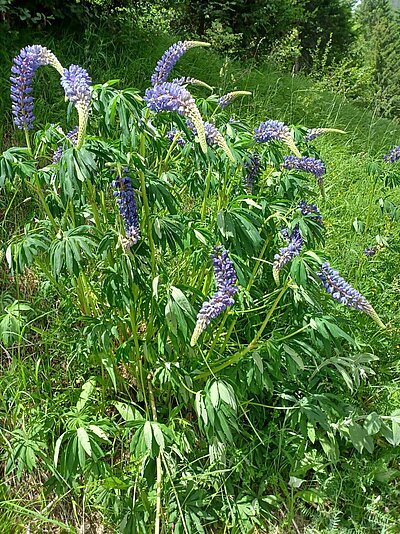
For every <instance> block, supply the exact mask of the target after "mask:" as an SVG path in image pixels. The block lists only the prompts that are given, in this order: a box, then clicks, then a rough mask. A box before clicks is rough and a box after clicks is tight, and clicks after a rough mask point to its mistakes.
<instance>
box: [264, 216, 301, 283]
mask: <svg viewBox="0 0 400 534" xmlns="http://www.w3.org/2000/svg"><path fill="white" fill-rule="evenodd" d="M281 234H282V236H283V237H284V238H285V239H287V240H288V241H289V243H288V245H287V246H286V247H282V248H280V249H279V254H275V256H274V263H273V266H272V274H273V276H274V279H275V282H276V283H277V284H279V271H280V270H281V269H282V267H284V265H286V264H287V263H289V262H290V261H291V260H292V259H293V258H294V257H295V256H298V255H299V254H300V251H301V248H302V246H303V238H302V237H301V233H300V230H299V227H298V225H296V226H295V227H294V228H293V230H292V233H291V234H289V230H288V229H287V228H284V229H283V230H282V231H281Z"/></svg>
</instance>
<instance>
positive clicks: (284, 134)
mask: <svg viewBox="0 0 400 534" xmlns="http://www.w3.org/2000/svg"><path fill="white" fill-rule="evenodd" d="M253 138H254V141H256V142H257V143H268V141H283V142H284V143H286V144H287V146H288V147H289V148H290V150H291V151H292V152H293V153H294V154H296V156H298V157H301V154H300V152H299V149H298V148H297V146H296V145H295V142H294V140H293V137H292V136H291V135H290V130H289V127H288V126H286V124H285V123H284V122H281V121H274V120H268V121H266V122H261V123H260V125H259V127H258V128H254V137H253Z"/></svg>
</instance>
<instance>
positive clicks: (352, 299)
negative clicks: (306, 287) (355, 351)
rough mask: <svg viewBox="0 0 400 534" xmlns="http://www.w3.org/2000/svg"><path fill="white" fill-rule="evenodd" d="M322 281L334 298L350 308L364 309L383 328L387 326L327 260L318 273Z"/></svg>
mask: <svg viewBox="0 0 400 534" xmlns="http://www.w3.org/2000/svg"><path fill="white" fill-rule="evenodd" d="M317 275H318V277H319V278H320V279H321V281H322V285H323V286H324V288H325V290H326V291H327V293H329V294H330V295H331V296H332V298H334V299H335V300H337V301H338V302H340V303H341V304H344V305H345V306H347V307H349V308H354V309H355V310H359V311H362V312H364V313H366V314H367V315H369V316H370V317H371V319H373V320H374V321H375V322H376V323H377V324H378V325H379V326H380V327H381V328H386V327H385V325H384V324H383V322H382V321H381V319H380V318H379V317H378V314H377V313H376V311H375V310H374V308H373V307H372V306H371V304H370V303H369V302H368V300H367V299H366V298H365V297H364V296H363V295H361V293H359V292H358V291H357V289H354V288H353V287H352V286H351V285H350V284H349V283H348V282H346V280H345V279H344V278H342V277H341V276H340V275H339V273H338V271H335V270H334V269H333V268H332V267H331V266H330V264H329V262H325V263H323V264H322V265H321V271H320V272H319V273H317Z"/></svg>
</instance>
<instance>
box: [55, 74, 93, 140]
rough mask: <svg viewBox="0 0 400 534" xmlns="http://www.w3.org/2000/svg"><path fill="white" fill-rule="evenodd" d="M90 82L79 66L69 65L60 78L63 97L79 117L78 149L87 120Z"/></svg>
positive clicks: (90, 96) (90, 97)
mask: <svg viewBox="0 0 400 534" xmlns="http://www.w3.org/2000/svg"><path fill="white" fill-rule="evenodd" d="M91 83H92V80H91V78H90V76H89V74H88V72H87V71H86V70H85V69H84V68H83V67H80V66H79V65H71V66H70V67H69V68H68V69H64V72H63V75H62V76H61V85H62V86H63V89H64V92H65V96H66V97H67V98H68V99H69V100H70V101H71V102H72V103H73V104H74V106H75V107H76V110H77V112H78V117H79V131H78V141H77V148H80V147H81V145H82V142H83V137H84V135H85V131H86V126H87V121H88V118H89V109H90V102H91V99H92V95H91V87H90V86H91Z"/></svg>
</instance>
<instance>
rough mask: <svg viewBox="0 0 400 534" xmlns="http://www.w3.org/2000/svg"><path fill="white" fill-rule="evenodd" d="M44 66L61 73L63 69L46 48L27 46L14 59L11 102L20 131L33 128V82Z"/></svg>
mask: <svg viewBox="0 0 400 534" xmlns="http://www.w3.org/2000/svg"><path fill="white" fill-rule="evenodd" d="M43 65H51V66H53V67H54V68H56V69H57V70H58V71H59V72H62V71H63V68H62V66H61V64H60V62H59V61H58V59H57V58H56V56H55V55H54V54H53V53H52V52H51V51H50V50H49V49H48V48H45V47H44V46H41V45H33V46H26V47H25V48H22V49H21V50H20V53H19V54H18V55H17V56H16V57H15V58H14V60H13V65H12V67H11V74H12V76H11V77H10V81H11V100H12V114H13V116H14V118H13V120H14V124H15V125H16V126H17V128H19V129H20V130H29V129H31V128H33V123H34V120H35V116H34V114H33V96H32V90H33V89H32V82H33V76H34V74H35V72H36V71H37V69H38V68H39V67H41V66H43Z"/></svg>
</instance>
